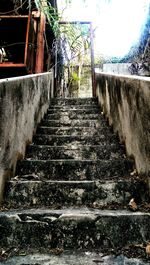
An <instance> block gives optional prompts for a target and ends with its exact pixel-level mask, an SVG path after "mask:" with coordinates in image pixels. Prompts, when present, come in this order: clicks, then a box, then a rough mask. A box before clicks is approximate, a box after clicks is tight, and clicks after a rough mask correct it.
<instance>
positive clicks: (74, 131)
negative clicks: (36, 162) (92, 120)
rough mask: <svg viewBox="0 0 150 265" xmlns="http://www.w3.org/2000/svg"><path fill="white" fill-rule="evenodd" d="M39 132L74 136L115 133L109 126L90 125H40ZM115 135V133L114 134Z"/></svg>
mask: <svg viewBox="0 0 150 265" xmlns="http://www.w3.org/2000/svg"><path fill="white" fill-rule="evenodd" d="M36 133H37V134H49V135H72V136H73V135H74V136H98V135H99V134H111V135H112V134H113V132H112V130H111V129H110V128H108V127H105V126H104V127H100V128H99V129H98V130H96V129H95V128H92V130H91V128H90V127H70V126H69V127H46V126H39V127H38V128H37V131H36ZM113 135H115V134H113Z"/></svg>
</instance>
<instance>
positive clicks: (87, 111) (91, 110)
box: [47, 106, 100, 114]
mask: <svg viewBox="0 0 150 265" xmlns="http://www.w3.org/2000/svg"><path fill="white" fill-rule="evenodd" d="M47 113H48V114H55V113H64V114H65V113H69V114H100V107H98V106H97V107H94V106H93V107H90V108H81V107H80V108H75V107H73V109H72V108H67V107H66V108H64V107H63V108H55V109H54V108H53V107H52V108H49V109H48V112H47Z"/></svg>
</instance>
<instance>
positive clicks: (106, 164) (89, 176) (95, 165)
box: [16, 159, 133, 180]
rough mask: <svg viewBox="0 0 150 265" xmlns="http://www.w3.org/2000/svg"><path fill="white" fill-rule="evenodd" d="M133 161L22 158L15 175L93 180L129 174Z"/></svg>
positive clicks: (40, 178) (42, 178) (41, 178)
mask: <svg viewBox="0 0 150 265" xmlns="http://www.w3.org/2000/svg"><path fill="white" fill-rule="evenodd" d="M132 170H133V163H132V161H131V160H127V159H112V160H69V159H67V160H22V161H20V162H18V164H17V170H16V175H19V176H20V177H21V176H22V178H24V177H23V175H31V174H36V175H37V177H38V178H39V180H44V179H51V180H94V179H110V180H111V179H114V178H120V177H121V178H122V177H128V176H130V172H131V171H132Z"/></svg>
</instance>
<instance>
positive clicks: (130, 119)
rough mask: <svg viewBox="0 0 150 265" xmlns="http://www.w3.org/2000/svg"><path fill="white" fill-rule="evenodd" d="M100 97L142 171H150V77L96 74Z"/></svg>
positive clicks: (145, 172) (101, 102)
mask: <svg viewBox="0 0 150 265" xmlns="http://www.w3.org/2000/svg"><path fill="white" fill-rule="evenodd" d="M96 84H97V96H98V100H99V102H100V104H101V106H102V109H103V111H104V114H105V115H106V116H107V118H108V120H109V123H110V125H113V128H114V131H115V132H118V134H119V137H120V139H121V141H123V142H124V143H125V146H126V150H127V153H128V155H130V156H133V157H134V159H135V164H136V168H137V171H138V173H141V174H144V175H145V174H146V175H149V174H150V78H147V77H145V78H144V77H136V76H132V77H131V76H119V75H109V74H104V73H99V74H97V75H96Z"/></svg>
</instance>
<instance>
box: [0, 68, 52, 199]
mask: <svg viewBox="0 0 150 265" xmlns="http://www.w3.org/2000/svg"><path fill="white" fill-rule="evenodd" d="M51 97H53V74H52V73H45V74H38V75H30V76H23V77H18V78H9V79H2V80H0V201H1V199H2V194H3V188H4V184H5V181H6V180H7V179H8V177H10V176H11V175H13V174H14V171H15V166H16V162H17V160H18V159H20V158H22V157H23V156H24V154H25V148H26V145H27V144H28V143H30V142H31V141H32V136H33V133H34V131H35V129H36V127H37V124H38V123H39V122H40V120H41V118H42V117H43V115H44V113H45V112H46V111H47V109H48V106H49V103H50V102H49V101H50V98H51Z"/></svg>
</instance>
